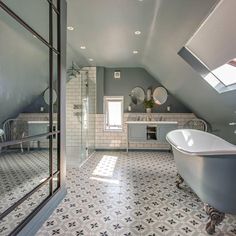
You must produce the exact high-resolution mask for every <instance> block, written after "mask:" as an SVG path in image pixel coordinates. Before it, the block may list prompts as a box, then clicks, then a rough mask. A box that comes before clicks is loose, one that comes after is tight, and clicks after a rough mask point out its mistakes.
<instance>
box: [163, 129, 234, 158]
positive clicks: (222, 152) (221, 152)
mask: <svg viewBox="0 0 236 236" xmlns="http://www.w3.org/2000/svg"><path fill="white" fill-rule="evenodd" d="M183 130H190V131H194V132H195V131H197V132H199V133H207V135H209V136H214V137H217V138H218V139H221V140H222V142H225V143H227V144H228V145H229V146H231V147H232V148H234V150H225V149H224V150H223V149H222V150H220V149H219V150H216V151H213V150H209V151H207V150H205V151H194V152H191V151H188V150H185V149H184V148H182V147H180V146H179V145H176V144H175V143H174V142H173V141H172V140H171V139H170V137H169V136H170V135H171V133H176V132H181V131H183ZM166 140H167V142H168V143H169V144H170V145H171V146H172V147H174V148H175V149H177V150H178V151H180V152H182V153H184V154H188V155H191V156H211V157H213V156H214V157H216V156H219V155H235V158H236V146H235V145H233V144H231V143H229V142H227V141H226V140H224V139H222V138H220V137H218V136H216V135H214V134H211V133H208V132H204V131H201V130H195V129H177V130H172V131H170V132H169V133H168V134H167V135H166Z"/></svg>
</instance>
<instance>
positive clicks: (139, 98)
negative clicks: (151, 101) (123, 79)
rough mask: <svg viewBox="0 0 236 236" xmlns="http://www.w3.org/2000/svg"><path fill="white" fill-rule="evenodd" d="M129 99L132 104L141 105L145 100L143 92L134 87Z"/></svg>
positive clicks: (139, 88)
mask: <svg viewBox="0 0 236 236" xmlns="http://www.w3.org/2000/svg"><path fill="white" fill-rule="evenodd" d="M130 97H131V101H132V103H133V104H135V105H139V104H142V103H143V101H144V99H145V93H144V90H143V89H142V88H141V87H135V88H133V89H132V90H131V93H130Z"/></svg>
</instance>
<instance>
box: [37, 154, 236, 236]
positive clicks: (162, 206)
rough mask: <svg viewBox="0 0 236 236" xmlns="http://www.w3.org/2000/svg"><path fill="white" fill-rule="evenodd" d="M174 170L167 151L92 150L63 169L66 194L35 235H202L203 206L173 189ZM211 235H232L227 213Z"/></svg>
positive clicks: (235, 220) (235, 222)
mask: <svg viewBox="0 0 236 236" xmlns="http://www.w3.org/2000/svg"><path fill="white" fill-rule="evenodd" d="M176 173H177V170H176V167H175V163H174V160H173V157H172V155H171V154H169V153H167V152H130V153H129V155H128V156H127V154H126V153H123V152H96V153H95V155H93V156H92V157H91V158H90V159H89V160H88V161H87V162H86V163H85V164H84V165H83V166H82V168H80V169H76V168H70V169H68V171H67V186H68V194H67V196H66V198H65V199H64V200H63V201H62V202H61V204H60V205H59V206H58V207H57V209H56V210H55V211H54V213H53V214H52V215H51V216H50V218H49V219H48V220H47V221H46V222H45V223H44V225H43V226H42V228H41V229H40V230H39V231H38V233H37V236H49V235H68V236H69V235H75V236H79V235H85V236H90V235H91V236H110V235H112V236H113V235H114V236H120V235H124V236H131V235H135V236H139V235H141V236H155V235H156V236H162V235H168V236H177V235H179V236H185V235H192V236H198V235H199V236H203V235H207V234H206V232H205V224H206V222H207V215H206V214H205V212H204V211H203V203H202V202H201V201H200V200H199V199H198V197H197V196H196V195H195V194H193V193H192V192H191V190H190V189H189V188H188V187H187V186H184V189H182V190H179V189H177V188H176V187H175V177H176ZM215 235H216V236H226V235H227V236H230V235H236V217H235V216H230V215H227V216H226V219H225V220H224V222H223V223H221V224H220V225H219V226H218V227H217V229H216V233H215Z"/></svg>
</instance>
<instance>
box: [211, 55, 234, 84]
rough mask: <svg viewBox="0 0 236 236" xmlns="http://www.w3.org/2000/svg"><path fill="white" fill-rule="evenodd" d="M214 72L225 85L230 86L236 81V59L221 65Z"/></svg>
mask: <svg viewBox="0 0 236 236" xmlns="http://www.w3.org/2000/svg"><path fill="white" fill-rule="evenodd" d="M212 73H213V74H214V75H215V76H216V77H217V78H218V79H219V80H220V81H221V82H222V83H223V84H224V85H225V86H230V85H233V84H235V83H236V59H233V60H231V61H230V62H228V63H226V64H224V65H223V66H220V67H218V68H216V69H215V70H213V71H212Z"/></svg>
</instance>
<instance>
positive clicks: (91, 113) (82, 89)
mask: <svg viewBox="0 0 236 236" xmlns="http://www.w3.org/2000/svg"><path fill="white" fill-rule="evenodd" d="M72 67H75V65H74V64H73V65H72ZM77 72H78V73H74V72H73V73H72V74H73V76H70V75H69V79H68V82H67V114H66V117H67V135H66V138H67V140H66V143H67V147H66V148H67V166H68V167H70V166H73V167H78V166H80V165H81V164H82V163H83V162H84V161H85V160H86V159H87V158H88V157H89V156H90V155H91V154H92V153H93V152H94V150H95V113H96V111H95V107H96V106H95V104H96V68H95V67H84V68H82V69H77ZM69 73H70V74H71V69H69Z"/></svg>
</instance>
